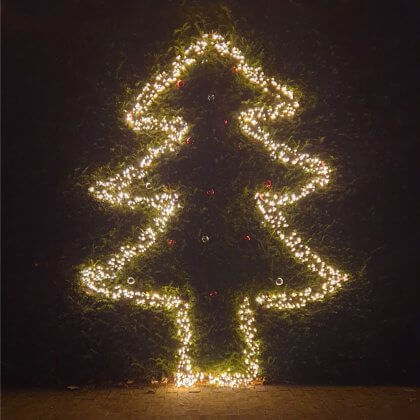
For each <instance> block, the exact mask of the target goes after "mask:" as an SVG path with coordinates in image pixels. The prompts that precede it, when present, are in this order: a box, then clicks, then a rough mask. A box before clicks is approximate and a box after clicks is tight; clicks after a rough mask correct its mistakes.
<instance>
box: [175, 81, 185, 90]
mask: <svg viewBox="0 0 420 420" xmlns="http://www.w3.org/2000/svg"><path fill="white" fill-rule="evenodd" d="M184 86H185V82H184V81H183V80H181V79H179V80H177V82H176V87H177V88H178V89H181V88H182V87H184Z"/></svg>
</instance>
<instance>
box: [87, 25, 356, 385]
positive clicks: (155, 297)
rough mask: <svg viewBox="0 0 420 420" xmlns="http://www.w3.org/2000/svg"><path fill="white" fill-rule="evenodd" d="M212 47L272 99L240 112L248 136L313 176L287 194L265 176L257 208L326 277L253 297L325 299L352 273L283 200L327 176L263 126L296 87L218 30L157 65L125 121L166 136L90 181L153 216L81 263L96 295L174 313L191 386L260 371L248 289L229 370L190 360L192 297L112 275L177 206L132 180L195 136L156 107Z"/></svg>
mask: <svg viewBox="0 0 420 420" xmlns="http://www.w3.org/2000/svg"><path fill="white" fill-rule="evenodd" d="M211 51H216V52H217V53H219V54H220V55H221V56H223V57H227V58H229V59H231V60H232V61H233V62H234V65H233V67H232V72H233V73H235V74H242V75H243V76H244V77H245V78H246V79H248V81H249V82H250V83H252V84H254V85H256V86H258V87H259V88H261V90H262V92H263V94H264V99H265V100H266V102H267V103H268V105H264V106H257V107H252V108H249V109H246V110H244V111H242V112H240V113H239V115H238V118H237V119H238V122H239V127H240V129H241V131H242V132H243V133H244V134H245V136H247V137H249V138H252V139H254V140H256V141H258V142H260V143H262V144H263V145H264V146H265V148H266V149H267V150H268V152H269V154H270V157H271V158H272V159H273V160H276V161H279V162H280V163H282V164H285V165H291V166H295V167H299V168H301V169H302V170H303V171H304V172H305V173H307V174H308V175H310V180H309V181H308V182H307V183H306V184H304V185H303V186H301V187H299V188H298V189H297V190H296V191H294V192H291V193H285V194H277V193H275V192H274V191H272V190H270V191H266V190H267V189H270V187H271V186H272V185H271V181H270V185H267V182H268V181H269V180H268V181H267V182H266V184H265V186H266V190H265V191H263V192H260V191H259V192H257V193H256V194H255V199H256V203H257V208H258V209H259V211H260V212H261V213H262V216H263V223H264V224H265V225H266V226H268V227H269V228H271V229H273V230H274V232H275V233H276V234H277V235H278V237H279V238H280V240H281V241H283V243H284V244H285V245H286V246H287V247H288V248H289V249H290V251H291V253H292V255H293V256H294V257H295V258H296V259H297V260H298V261H300V262H301V263H304V264H306V266H307V267H308V268H309V269H310V270H312V271H313V272H315V273H316V274H317V275H318V276H319V277H320V278H321V279H322V284H321V286H320V288H319V289H316V290H312V289H311V288H306V289H303V290H299V291H292V292H287V293H286V292H285V293H278V292H277V291H273V292H264V293H260V294H258V295H257V297H256V302H257V303H258V304H260V305H262V306H263V307H264V308H274V309H294V308H300V307H303V306H305V305H306V304H307V303H308V302H311V301H318V300H321V299H323V298H324V297H325V296H326V295H327V294H329V293H333V292H335V291H336V290H337V289H338V288H340V287H341V286H342V283H343V282H345V281H346V280H347V279H348V275H347V274H344V273H341V272H340V271H338V270H336V269H334V268H332V267H331V266H329V265H327V264H326V263H325V262H324V261H323V260H322V259H321V257H319V256H318V255H317V254H316V253H314V252H313V251H312V250H311V249H310V248H309V247H308V246H306V245H305V244H304V243H303V241H302V239H301V238H300V236H298V234H297V232H296V231H295V230H293V229H291V228H290V227H289V225H288V223H287V221H286V218H285V216H284V215H283V213H282V209H283V208H284V207H285V206H289V205H292V204H294V203H296V202H297V201H298V200H300V199H302V198H304V197H306V196H307V195H308V194H309V193H311V192H314V191H315V190H316V189H317V188H318V187H324V186H325V185H327V184H328V182H329V176H330V168H329V167H328V166H327V165H326V164H325V163H324V162H323V161H321V160H319V159H318V158H314V157H310V156H309V155H308V154H302V153H299V152H298V151H297V150H296V149H292V148H290V147H289V146H287V145H286V144H283V143H277V142H275V141H274V140H272V139H271V137H270V134H269V133H268V131H266V126H267V125H269V124H270V123H272V122H274V121H275V120H278V119H281V118H289V117H292V116H293V115H294V114H295V112H296V109H298V107H299V103H298V102H297V101H296V100H295V98H294V93H293V91H292V90H290V89H289V88H287V87H286V86H284V85H282V84H280V83H278V82H277V81H276V80H275V79H273V78H269V77H267V76H266V75H265V74H264V72H263V71H262V69H261V68H260V67H256V66H251V65H249V64H247V63H246V61H245V57H244V56H243V54H242V52H241V51H240V50H239V49H237V48H236V47H234V46H231V44H230V42H229V41H225V40H224V38H223V37H222V36H221V35H219V34H216V33H213V34H204V35H202V36H201V37H200V38H199V39H197V40H196V42H194V43H193V44H191V45H190V46H189V47H188V48H187V49H186V50H185V51H184V52H183V53H181V54H180V55H178V56H177V57H176V58H175V60H174V61H173V62H172V64H171V65H170V67H169V69H168V70H167V71H162V72H161V73H158V74H157V75H156V76H155V77H154V79H153V80H152V81H151V82H149V83H146V84H145V86H144V87H143V89H142V90H141V92H140V94H139V95H138V97H137V101H136V103H135V105H134V107H133V109H132V110H131V111H130V112H127V123H128V124H129V125H130V126H131V127H132V128H133V130H136V131H141V132H150V133H152V134H154V135H155V136H159V137H161V138H162V140H161V141H160V144H159V145H158V146H155V147H149V149H148V151H147V153H146V155H145V156H144V157H143V158H142V159H141V160H140V161H139V162H138V163H137V164H134V165H129V166H127V167H126V168H125V169H123V170H122V171H121V172H119V173H117V174H116V175H114V176H112V177H110V178H108V179H107V180H105V181H102V180H100V181H97V182H96V184H95V185H94V186H92V187H90V188H89V192H90V193H91V194H92V196H93V197H94V198H96V199H97V200H100V201H103V202H106V203H108V204H110V205H112V206H120V207H127V208H129V209H136V208H137V207H139V206H143V207H147V208H149V209H151V210H152V213H153V216H152V221H151V223H150V224H149V225H148V226H147V227H146V228H145V229H144V230H143V232H142V233H141V234H140V236H139V237H138V240H137V242H136V243H135V244H129V243H127V244H125V245H122V246H121V247H120V248H119V251H118V252H116V253H114V254H113V255H111V256H110V257H109V258H108V259H107V261H105V262H104V263H96V264H91V265H88V266H86V267H85V268H83V269H82V270H81V281H82V283H83V284H84V285H85V286H86V287H87V288H89V289H90V290H91V291H93V292H95V293H97V294H99V295H102V296H104V297H107V298H110V299H114V300H119V299H128V300H132V301H133V302H134V303H135V304H136V305H138V306H140V307H142V308H144V309H153V308H155V309H162V310H165V311H168V312H169V313H174V314H175V325H176V331H177V336H178V338H179V341H180V347H179V349H178V352H177V371H176V373H175V383H176V385H178V386H193V385H194V384H196V383H197V382H198V381H204V380H207V381H208V382H209V383H211V384H216V385H223V386H241V385H248V384H249V383H251V382H252V381H253V380H255V379H256V378H257V377H258V373H259V359H258V355H259V344H258V341H257V339H256V334H257V330H256V326H255V317H254V312H253V310H252V309H251V304H250V300H249V297H245V298H244V299H243V301H242V303H241V304H240V305H239V309H238V320H239V329H240V332H241V334H242V337H243V341H244V349H243V372H231V371H230V370H228V371H226V372H222V373H219V374H215V373H211V372H210V373H204V372H200V371H199V370H198V369H196V368H193V362H192V358H191V341H192V334H193V332H192V328H191V321H190V316H189V311H190V307H189V304H188V303H187V302H184V301H183V300H182V299H181V298H180V297H178V296H175V295H171V294H166V293H158V292H155V293H149V292H139V291H133V290H131V289H127V288H125V287H123V286H122V285H120V284H116V283H115V281H116V280H117V279H118V278H119V277H120V276H121V273H122V272H123V270H124V269H125V268H126V267H127V265H128V264H129V263H130V262H131V261H132V260H133V259H134V258H137V257H139V256H140V255H142V254H144V253H145V252H146V251H147V250H148V249H149V248H150V247H151V246H152V245H153V244H154V243H155V242H156V238H157V236H158V235H159V234H160V233H162V232H163V231H164V230H165V228H166V227H167V224H168V221H169V220H170V218H171V217H172V216H173V215H174V214H175V212H176V210H177V209H179V208H180V204H179V196H178V194H177V193H175V192H165V193H159V194H154V195H151V194H150V191H149V192H147V191H143V194H142V195H139V194H136V193H134V192H133V191H132V190H133V189H132V185H133V184H134V183H135V182H138V181H143V182H144V180H145V179H146V177H147V175H148V173H149V170H150V168H151V165H152V164H153V163H154V162H155V161H156V159H157V158H159V157H160V156H161V155H163V154H164V153H167V152H175V151H177V150H178V149H179V148H180V147H181V146H182V145H183V144H191V143H192V138H191V137H186V135H187V133H188V131H189V127H188V125H187V123H186V122H185V121H184V119H183V118H182V117H180V116H175V117H169V116H165V117H162V118H157V117H155V116H153V115H151V114H152V113H151V107H152V105H153V104H154V102H155V101H156V99H157V98H158V96H159V95H161V94H162V93H163V92H164V91H166V90H168V89H170V88H173V87H174V86H175V87H177V88H182V87H184V85H185V82H184V81H183V80H182V79H180V77H181V75H182V74H185V72H186V70H187V69H188V68H191V67H193V66H194V65H197V64H198V63H199V62H200V60H199V59H200V57H202V56H204V55H205V54H206V53H208V52H211ZM223 122H224V124H225V125H227V124H228V120H226V119H225V120H224V121H223ZM151 187H152V185H151V183H150V182H147V183H145V189H146V190H150V189H151ZM136 191H138V188H137V189H136ZM203 238H204V237H203ZM206 238H207V237H206ZM245 239H246V240H250V239H251V237H250V236H249V235H246V236H245ZM168 245H169V242H168ZM131 279H132V278H129V281H127V283H129V284H132V283H131ZM133 280H134V279H133Z"/></svg>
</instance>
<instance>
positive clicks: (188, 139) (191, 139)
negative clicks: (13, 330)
mask: <svg viewBox="0 0 420 420" xmlns="http://www.w3.org/2000/svg"><path fill="white" fill-rule="evenodd" d="M185 143H187V144H193V143H194V139H193V138H192V137H188V138H187V139H186V140H185Z"/></svg>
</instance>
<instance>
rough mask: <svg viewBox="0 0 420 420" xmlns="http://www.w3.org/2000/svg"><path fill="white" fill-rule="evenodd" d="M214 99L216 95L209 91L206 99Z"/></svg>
mask: <svg viewBox="0 0 420 420" xmlns="http://www.w3.org/2000/svg"><path fill="white" fill-rule="evenodd" d="M215 99H216V95H215V94H214V93H209V94H208V95H207V100H208V101H209V102H213V101H214V100H215Z"/></svg>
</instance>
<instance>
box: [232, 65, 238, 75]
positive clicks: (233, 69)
mask: <svg viewBox="0 0 420 420" xmlns="http://www.w3.org/2000/svg"><path fill="white" fill-rule="evenodd" d="M231 70H232V73H239V69H238V67H237V66H233V67H232V69H231Z"/></svg>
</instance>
